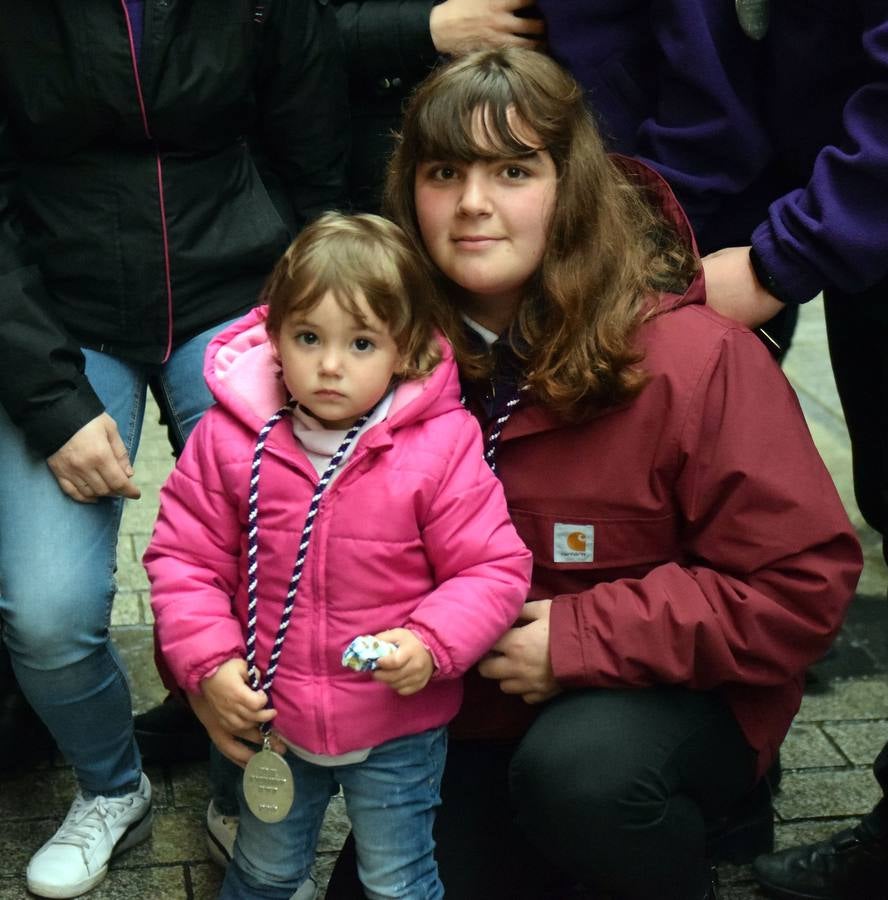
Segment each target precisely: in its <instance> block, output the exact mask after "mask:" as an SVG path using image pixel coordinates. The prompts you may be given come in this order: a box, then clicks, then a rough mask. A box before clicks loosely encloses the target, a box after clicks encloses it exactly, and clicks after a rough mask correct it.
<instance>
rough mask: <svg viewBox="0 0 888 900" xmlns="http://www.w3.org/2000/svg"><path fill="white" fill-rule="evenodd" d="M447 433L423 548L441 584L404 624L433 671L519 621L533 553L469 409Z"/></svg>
mask: <svg viewBox="0 0 888 900" xmlns="http://www.w3.org/2000/svg"><path fill="white" fill-rule="evenodd" d="M451 415H452V416H454V417H456V416H458V417H462V418H463V421H462V423H461V426H460V428H459V431H458V433H457V434H456V435H455V436H453V437H450V436H448V438H447V439H448V440H450V441H451V446H450V448H449V452H448V459H447V465H446V467H445V468H444V470H443V472H442V473H441V477H440V479H439V480H438V484H437V487H436V490H435V494H434V497H433V498H432V499H431V502H430V503H429V505H428V509H427V514H426V516H425V521H424V523H423V530H422V537H423V546H424V547H425V550H426V554H427V556H428V558H429V561H430V563H431V565H432V567H433V569H434V572H435V580H436V582H437V587H436V588H435V589H434V590H433V591H432V592H431V593H430V594H429V595H428V596H426V597H425V598H424V599H423V601H422V602H421V603H420V604H419V605H418V606H417V608H416V609H415V610H414V611H413V613H412V614H411V616H410V617H409V619H408V620H407V621H406V622H403V623H401V624H402V625H403V627H404V628H407V629H409V630H410V631H412V632H413V633H414V634H415V635H416V636H417V637H418V638H419V640H420V641H421V642H422V643H423V644H424V645H425V646H426V647H427V648H428V649H429V650H430V651H431V654H432V656H433V658H434V661H435V664H436V666H437V669H436V672H435V677H442V678H453V677H457V676H459V675H462V674H463V673H464V672H466V671H467V670H468V669H469V667H470V666H472V665H473V664H474V663H475V662H477V660H478V659H479V658H480V656H481V655H482V654H483V653H486V652H487V651H488V650H489V649H490V647H491V646H492V645H493V643H494V641H495V640H496V639H497V638H498V637H499V636H500V635H501V634H502V633H503V632H504V631H505V630H506V629H507V628H508V627H509V626H510V625H511V624H512V623H513V622H514V621H515V619H516V618H517V616H518V613H519V611H520V609H521V606H522V604H523V603H524V601H525V599H526V597H527V591H528V588H529V584H530V570H531V556H530V552H529V551H528V550H527V548H526V547H525V546H524V544H523V543H522V541H521V539H520V538H519V537H518V535H517V533H516V532H515V529H514V526H513V525H512V523H511V520H510V519H509V514H508V511H507V508H506V501H505V497H504V496H503V490H502V485H501V484H500V483H499V481H498V480H497V478H496V477H495V476H494V475H493V473H492V472H491V471H490V467H489V466H488V465H487V463H486V462H485V461H484V459H483V456H482V441H481V433H480V429H479V428H478V424H477V422H475V420H474V419H472V418H471V417H469V416H468V414H466V413H463V412H462V411H461V410H460V411H455V412H454V413H452V414H451Z"/></svg>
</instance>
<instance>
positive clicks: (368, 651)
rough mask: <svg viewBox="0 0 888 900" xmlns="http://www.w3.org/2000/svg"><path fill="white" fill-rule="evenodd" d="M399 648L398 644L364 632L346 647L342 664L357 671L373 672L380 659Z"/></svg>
mask: <svg viewBox="0 0 888 900" xmlns="http://www.w3.org/2000/svg"><path fill="white" fill-rule="evenodd" d="M397 649H398V645H397V644H391V643H389V642H388V641H381V640H379V638H375V637H373V635H370V634H362V635H359V636H358V637H356V638H355V639H354V640H353V641H352V642H351V643H350V644H349V645H348V646H347V647H346V648H345V650H344V652H343V654H342V664H343V665H344V666H345V667H346V668H348V669H354V670H355V671H356V672H372V671H373V670H374V669H375V668H376V663H377V661H378V660H379V659H381V658H382V657H383V656H388V654H389V653H394V652H395V650H397Z"/></svg>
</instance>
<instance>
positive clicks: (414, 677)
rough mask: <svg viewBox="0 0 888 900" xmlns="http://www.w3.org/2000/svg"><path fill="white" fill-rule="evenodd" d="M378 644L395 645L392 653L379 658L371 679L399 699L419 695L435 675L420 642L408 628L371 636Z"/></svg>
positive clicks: (423, 646) (432, 662) (430, 659)
mask: <svg viewBox="0 0 888 900" xmlns="http://www.w3.org/2000/svg"><path fill="white" fill-rule="evenodd" d="M373 636H374V637H375V638H377V639H378V640H380V641H389V642H390V643H392V644H397V645H398V649H397V650H396V651H395V652H394V653H389V654H388V655H387V656H382V657H380V659H379V662H378V663H377V668H376V669H375V670H374V671H373V677H374V678H375V679H376V680H377V681H381V682H382V683H383V684H387V685H388V686H389V687H390V688H391V689H392V690H393V691H397V692H398V693H399V694H400V695H401V696H402V697H408V696H409V695H410V694H415V693H417V692H418V691H421V690H422V689H423V688H424V687H425V686H426V685H427V684H428V683H429V679H430V678H431V677H432V673H433V672H434V671H435V662H434V660H433V659H432V654H431V653H429V651H428V649H427V648H426V647H425V645H424V644H423V643H422V641H420V639H419V638H418V637H417V636H416V635H415V634H414V633H413V632H412V631H410V630H409V629H407V628H392V629H390V630H389V631H381V632H380V633H379V634H375V635H373Z"/></svg>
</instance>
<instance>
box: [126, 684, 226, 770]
mask: <svg viewBox="0 0 888 900" xmlns="http://www.w3.org/2000/svg"><path fill="white" fill-rule="evenodd" d="M134 722H135V732H136V742H137V743H138V745H139V750H140V752H141V754H142V762H145V763H173V762H188V761H190V760H197V759H206V758H207V756H208V755H209V752H210V739H209V738H208V737H207V733H206V731H205V730H204V727H203V725H201V724H200V720H199V719H198V718H197V716H195V715H194V713H193V712H192V711H191V707H190V706H189V705H188V704H187V702H186V701H184V700H180V699H179V698H178V697H175V696H173V695H172V694H170V695H168V696H167V698H166V699H165V700H164V701H163V703H161V704H160V706H155V707H154V708H153V709H149V710H148V712H144V713H140V714H139V715H138V716H136V717H135V719H134Z"/></svg>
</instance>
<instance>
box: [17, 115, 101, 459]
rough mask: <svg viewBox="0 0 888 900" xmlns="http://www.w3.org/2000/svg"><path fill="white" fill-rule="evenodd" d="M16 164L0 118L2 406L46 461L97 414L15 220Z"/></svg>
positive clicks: (76, 351)
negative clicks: (46, 457)
mask: <svg viewBox="0 0 888 900" xmlns="http://www.w3.org/2000/svg"><path fill="white" fill-rule="evenodd" d="M17 189H18V163H17V160H16V155H15V152H14V149H13V143H12V135H11V133H10V125H9V121H8V119H7V117H6V114H5V112H2V111H0V316H2V319H3V329H2V348H3V352H2V353H0V404H2V405H3V408H4V409H5V410H6V412H7V414H8V415H9V417H10V419H11V420H12V421H13V423H14V424H15V425H17V426H18V427H19V428H21V430H22V432H23V433H24V436H25V439H26V441H27V442H28V445H29V446H30V447H32V448H33V449H34V450H35V451H36V452H37V453H40V454H41V455H43V456H49V455H50V454H52V453H54V452H55V451H56V450H58V449H59V447H61V446H62V444H64V443H65V442H66V441H67V440H68V439H69V438H70V437H71V436H72V435H73V434H74V433H75V432H76V431H78V430H79V429H80V428H81V427H83V426H84V425H86V423H87V422H89V421H90V420H91V419H94V418H95V417H96V416H98V415H100V414H101V413H102V412H103V407H102V404H101V402H100V401H99V399H98V397H96V395H95V392H94V391H93V390H92V388H91V387H90V385H89V382H88V381H87V379H86V376H85V375H84V374H83V369H84V360H83V354H82V353H81V352H80V348H79V346H78V345H77V343H76V342H75V341H74V340H73V339H72V338H71V337H70V336H69V335H68V334H67V333H66V332H65V330H64V329H63V328H62V327H61V325H60V324H59V323H58V322H57V321H56V320H55V319H54V318H53V316H52V315H51V314H50V312H49V310H50V308H51V304H50V300H49V297H48V296H47V293H46V286H45V285H44V283H43V279H42V277H41V275H40V270H39V268H38V267H37V266H36V265H35V264H34V261H33V260H32V259H30V258H29V256H28V252H27V246H26V242H25V238H24V235H23V232H22V228H21V225H20V223H19V220H18V213H17V207H16V201H15V197H16V191H17Z"/></svg>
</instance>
